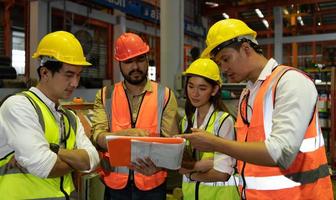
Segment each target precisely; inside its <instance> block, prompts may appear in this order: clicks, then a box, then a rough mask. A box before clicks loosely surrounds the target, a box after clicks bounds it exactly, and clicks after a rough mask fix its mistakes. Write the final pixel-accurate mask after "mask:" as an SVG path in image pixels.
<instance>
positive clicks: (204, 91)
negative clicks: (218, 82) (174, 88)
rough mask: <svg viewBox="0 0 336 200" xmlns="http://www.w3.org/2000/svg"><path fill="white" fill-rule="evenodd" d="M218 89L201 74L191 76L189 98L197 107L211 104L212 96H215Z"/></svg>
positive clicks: (188, 85) (188, 88)
mask: <svg viewBox="0 0 336 200" xmlns="http://www.w3.org/2000/svg"><path fill="white" fill-rule="evenodd" d="M218 89H219V87H217V86H212V85H211V84H210V83H208V82H207V81H206V80H205V79H204V78H202V77H199V76H191V77H190V78H189V79H188V82H187V95H188V98H189V100H190V102H191V104H192V105H193V106H194V107H196V108H200V107H202V106H205V105H208V104H210V98H211V96H215V95H216V93H217V91H218Z"/></svg>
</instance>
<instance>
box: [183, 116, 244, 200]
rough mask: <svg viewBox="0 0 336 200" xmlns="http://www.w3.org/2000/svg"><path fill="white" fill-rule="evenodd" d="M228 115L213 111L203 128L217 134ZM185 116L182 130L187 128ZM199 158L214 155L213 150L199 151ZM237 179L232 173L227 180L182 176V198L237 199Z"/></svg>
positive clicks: (203, 199)
mask: <svg viewBox="0 0 336 200" xmlns="http://www.w3.org/2000/svg"><path fill="white" fill-rule="evenodd" d="M228 117H229V114H228V113H226V112H222V111H214V112H213V113H212V114H211V117H210V118H209V121H208V122H207V126H206V127H205V130H206V131H207V132H208V133H212V134H215V135H217V136H218V132H219V130H220V127H221V126H222V124H223V122H224V121H225V119H227V118H228ZM187 124H188V122H187V117H186V116H184V117H183V119H182V122H181V127H182V130H183V132H184V131H185V130H186V128H187ZM187 148H190V144H187ZM199 154H200V155H199V158H200V159H201V160H202V159H209V158H213V157H214V152H199ZM237 186H238V179H237V177H236V176H234V175H232V176H231V177H230V179H229V180H228V181H225V182H220V181H217V182H200V181H192V180H190V179H189V178H187V177H186V176H185V175H184V176H183V183H182V192H183V199H186V200H192V199H200V200H216V199H218V200H222V199H239V192H238V187H237Z"/></svg>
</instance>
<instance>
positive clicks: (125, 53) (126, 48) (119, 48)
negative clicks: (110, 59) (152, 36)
mask: <svg viewBox="0 0 336 200" xmlns="http://www.w3.org/2000/svg"><path fill="white" fill-rule="evenodd" d="M148 51H149V46H148V45H147V44H146V43H145V42H144V41H143V40H142V39H141V38H140V37H139V36H138V35H136V34H134V33H123V34H122V35H121V36H120V37H119V38H118V39H117V41H116V44H115V48H114V58H115V59H116V60H118V61H125V60H128V59H130V58H134V57H137V56H139V55H141V54H144V53H147V52H148Z"/></svg>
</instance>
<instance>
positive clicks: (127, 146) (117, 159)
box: [106, 136, 185, 167]
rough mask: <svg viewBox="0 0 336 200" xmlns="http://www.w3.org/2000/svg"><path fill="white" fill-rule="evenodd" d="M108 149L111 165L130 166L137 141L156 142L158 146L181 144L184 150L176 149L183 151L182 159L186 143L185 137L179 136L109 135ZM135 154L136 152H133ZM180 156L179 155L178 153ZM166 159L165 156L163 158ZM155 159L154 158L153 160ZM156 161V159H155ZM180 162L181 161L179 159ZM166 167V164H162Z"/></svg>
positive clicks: (150, 143) (149, 143)
mask: <svg viewBox="0 0 336 200" xmlns="http://www.w3.org/2000/svg"><path fill="white" fill-rule="evenodd" d="M106 139H107V140H108V142H107V149H108V154H109V155H108V157H109V161H110V164H111V166H115V167H119V166H129V165H130V163H131V160H132V145H133V148H135V146H134V145H136V143H137V142H142V143H145V144H144V145H146V144H148V145H151V146H152V144H155V145H156V147H159V146H160V145H161V146H164V145H166V146H167V145H168V146H167V147H169V145H172V146H174V145H181V149H182V152H179V151H178V150H176V154H179V153H181V159H182V154H183V149H184V145H185V139H183V138H179V137H169V138H168V137H130V136H107V137H106ZM155 145H154V147H153V149H151V151H152V153H155V152H154V151H160V149H155V148H156V147H155ZM156 153H158V152H156ZM133 154H134V152H133ZM177 156H178V155H177ZM163 159H164V158H163ZM152 161H153V160H152ZM153 162H154V163H155V161H153ZM177 162H179V161H177ZM161 167H164V166H161Z"/></svg>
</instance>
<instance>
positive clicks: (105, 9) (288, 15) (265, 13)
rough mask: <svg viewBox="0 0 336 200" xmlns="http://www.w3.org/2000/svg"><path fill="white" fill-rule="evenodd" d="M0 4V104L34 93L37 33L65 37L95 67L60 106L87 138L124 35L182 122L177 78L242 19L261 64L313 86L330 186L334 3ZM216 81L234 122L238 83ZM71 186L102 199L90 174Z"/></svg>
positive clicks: (140, 0) (177, 186) (335, 89)
mask: <svg viewBox="0 0 336 200" xmlns="http://www.w3.org/2000/svg"><path fill="white" fill-rule="evenodd" d="M0 5H1V6H0V100H2V99H4V98H5V97H6V96H8V95H10V94H14V93H16V92H19V91H22V90H27V89H29V88H30V87H31V86H35V85H36V83H37V82H38V75H37V73H36V70H37V68H38V65H39V64H38V61H37V60H35V59H33V58H32V55H33V53H34V52H35V49H36V48H37V45H38V42H39V41H40V39H41V38H42V37H43V36H44V35H46V34H47V33H50V32H54V31H58V30H65V31H68V32H71V33H73V34H74V35H75V36H76V38H77V39H78V40H79V41H80V43H81V45H82V47H83V51H84V54H85V57H86V58H87V59H88V61H89V62H90V63H92V64H93V66H92V67H90V68H86V69H84V70H83V72H82V74H81V79H80V84H79V86H78V88H77V89H76V90H75V91H74V93H73V94H72V96H71V97H70V98H69V99H64V100H62V105H64V106H66V107H68V108H71V109H73V110H76V113H77V115H78V116H79V118H80V119H81V122H82V124H83V125H84V128H85V133H86V134H87V136H88V137H91V121H90V117H91V116H92V109H93V103H94V99H95V95H96V92H97V91H98V89H101V88H102V87H103V86H106V85H109V84H111V83H116V82H118V81H121V80H122V79H123V77H122V75H121V73H120V69H119V62H118V61H116V60H115V59H114V50H113V49H114V45H115V41H116V39H117V38H118V37H119V36H120V35H121V34H122V33H124V32H133V33H136V34H138V35H140V36H141V38H143V39H144V41H146V42H147V43H148V45H149V47H150V50H149V53H148V59H149V71H148V78H150V79H151V80H154V81H157V82H159V83H162V84H164V85H166V86H168V87H169V88H171V89H173V91H174V93H175V95H176V98H177V102H178V106H179V114H180V115H181V117H182V116H183V114H184V103H185V101H186V97H185V94H184V87H185V79H184V77H183V76H182V72H183V71H185V70H186V69H187V68H188V66H189V65H190V64H191V63H192V62H193V61H194V60H196V59H197V58H198V57H199V56H200V54H201V52H202V51H203V49H204V48H205V47H206V35H207V32H208V30H209V28H210V27H211V26H212V25H213V24H214V23H216V22H217V21H219V20H223V19H228V18H236V19H240V20H242V21H244V22H245V23H246V24H247V25H248V26H249V27H250V28H251V29H253V30H255V31H256V32H257V40H258V42H259V45H260V46H261V47H262V50H263V54H264V55H265V57H267V58H275V59H276V60H277V61H278V62H279V63H282V64H284V65H288V66H293V67H296V68H298V69H300V70H303V71H304V72H306V73H307V74H308V75H309V76H310V77H311V78H312V79H313V80H314V83H315V85H316V88H317V91H318V102H317V108H318V115H319V124H320V126H321V130H322V133H323V137H324V142H325V148H326V154H327V159H328V166H329V171H330V173H331V179H332V181H333V182H334V181H336V178H335V170H336V143H335V142H336V124H335V122H336V60H335V58H336V1H334V0H292V1H282V0H273V1H268V0H209V1H208V0H174V1H172V0H0ZM222 79H223V80H224V84H223V85H222V87H221V97H222V99H223V101H224V102H225V104H226V105H228V107H229V110H230V111H231V112H232V113H234V114H236V113H237V111H236V110H237V105H238V100H239V96H240V94H241V92H242V90H243V89H244V88H245V86H246V82H241V83H228V81H227V78H226V77H225V75H224V74H222ZM0 123H1V122H0ZM168 174H169V175H168V183H167V191H168V195H167V199H172V200H174V199H175V200H178V199H183V197H182V196H183V195H182V192H181V184H182V177H181V175H179V174H178V173H177V172H176V171H173V170H171V171H169V173H168ZM74 179H75V185H76V191H77V199H94V200H96V199H97V200H98V199H103V194H104V193H103V192H102V191H103V189H104V185H103V184H102V183H101V181H100V179H99V176H98V175H97V174H96V173H87V174H86V173H74ZM0 199H1V194H0Z"/></svg>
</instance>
